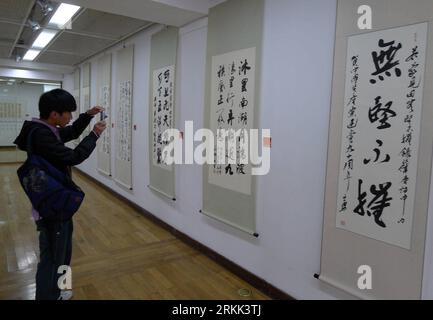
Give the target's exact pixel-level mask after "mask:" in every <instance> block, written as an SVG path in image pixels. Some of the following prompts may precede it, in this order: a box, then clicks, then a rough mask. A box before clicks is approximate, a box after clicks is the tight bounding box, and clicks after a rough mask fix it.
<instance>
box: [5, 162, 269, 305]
mask: <svg viewBox="0 0 433 320" xmlns="http://www.w3.org/2000/svg"><path fill="white" fill-rule="evenodd" d="M17 168H18V165H14V164H0V186H1V192H0V299H34V295H35V280H34V278H35V273H36V265H37V261H38V256H39V249H38V238H37V232H36V229H35V226H34V222H33V221H32V219H31V214H30V206H29V202H28V200H27V198H25V195H24V193H23V191H22V190H21V186H20V185H19V181H18V179H17V178H16V169H17ZM74 180H75V181H76V182H77V184H78V185H80V186H81V187H82V189H83V190H84V191H85V192H86V199H85V202H84V204H83V205H82V207H81V209H80V211H79V212H78V213H77V215H76V216H75V217H74V240H73V241H74V242H73V257H72V265H71V267H72V279H73V290H74V299H75V300H77V299H149V300H150V299H158V300H160V299H179V300H189V299H193V300H198V299H210V300H214V299H228V300H231V299H251V300H253V299H257V300H263V299H268V297H267V296H265V295H264V294H262V293H261V292H259V291H258V290H256V289H255V288H252V287H251V286H250V285H249V284H247V283H246V282H244V281H242V280H241V279H239V278H238V277H236V276H235V275H234V274H232V273H231V272H229V271H227V270H225V269H224V268H222V267H221V266H220V265H218V264H217V263H215V262H214V261H212V260H211V259H209V258H207V257H206V256H204V255H203V254H201V253H200V252H198V251H196V250H195V249H193V248H191V247H189V246H188V245H186V244H184V243H183V242H181V241H180V240H178V239H177V238H175V237H174V236H173V235H171V234H170V233H168V232H167V231H165V230H164V229H162V228H161V227H159V226H157V225H155V224H154V223H152V222H151V221H149V220H148V219H146V218H145V217H143V216H142V215H140V214H139V213H138V212H137V211H136V210H134V209H133V208H131V207H130V206H128V205H127V204H125V203H124V202H122V201H121V200H119V199H117V198H116V197H113V195H112V194H110V193H109V192H107V191H106V190H102V189H101V188H100V187H98V186H97V185H96V184H95V183H94V182H92V181H91V180H88V179H87V178H85V177H83V176H80V175H77V174H75V176H74ZM243 288H246V289H249V290H251V293H252V294H251V296H250V297H247V298H245V297H241V296H239V294H238V291H239V290H240V289H243Z"/></svg>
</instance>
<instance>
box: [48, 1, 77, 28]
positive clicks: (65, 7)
mask: <svg viewBox="0 0 433 320" xmlns="http://www.w3.org/2000/svg"><path fill="white" fill-rule="evenodd" d="M78 10H80V7H79V6H74V5H72V4H66V3H62V4H60V6H59V7H58V8H57V10H56V12H55V13H54V15H53V16H52V18H51V19H50V22H49V23H48V24H54V25H57V26H58V27H59V28H63V26H64V25H65V24H66V23H68V22H69V20H71V19H72V17H73V16H74V15H75V14H76V13H77V11H78Z"/></svg>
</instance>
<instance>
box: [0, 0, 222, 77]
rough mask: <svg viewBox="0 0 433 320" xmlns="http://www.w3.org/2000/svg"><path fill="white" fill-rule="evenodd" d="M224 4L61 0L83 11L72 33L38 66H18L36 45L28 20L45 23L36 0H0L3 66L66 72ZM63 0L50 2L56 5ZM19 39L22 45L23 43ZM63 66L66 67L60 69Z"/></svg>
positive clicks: (45, 54) (200, 0)
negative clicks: (153, 29)
mask: <svg viewBox="0 0 433 320" xmlns="http://www.w3.org/2000/svg"><path fill="white" fill-rule="evenodd" d="M224 1H225V0H63V1H61V2H66V3H70V4H76V5H79V6H81V7H82V10H81V11H79V12H78V14H77V15H76V16H75V17H74V19H73V23H72V29H71V30H62V31H60V32H59V35H58V37H56V38H55V39H54V40H53V41H52V43H51V44H50V45H49V46H48V47H47V49H46V50H45V51H44V52H43V53H42V54H40V56H39V57H38V58H37V59H36V60H35V62H32V63H29V62H19V63H17V62H15V57H16V55H17V54H19V55H21V56H22V55H23V54H24V53H25V52H26V51H27V49H28V48H29V47H30V46H31V44H32V43H33V40H34V39H35V38H36V36H37V35H38V32H39V31H37V32H33V31H32V30H31V28H30V26H29V24H28V18H31V19H32V20H36V21H38V22H39V23H40V24H41V25H42V26H44V25H46V24H47V22H48V20H49V17H50V16H47V17H45V16H44V15H43V14H42V12H41V10H40V6H38V5H36V0H0V30H1V32H0V67H8V68H17V66H20V65H21V66H22V68H23V69H32V66H33V68H34V69H39V70H47V69H46V68H47V67H48V66H50V68H49V69H52V70H50V71H53V70H55V69H56V66H58V67H59V68H58V69H59V70H64V69H65V67H68V66H69V67H72V66H74V65H76V64H77V63H80V62H82V61H83V60H85V59H86V58H88V57H90V56H92V55H94V54H95V53H97V52H99V51H101V50H103V49H104V48H107V47H109V46H110V45H113V44H114V43H116V42H118V41H119V40H120V39H122V38H124V37H125V36H127V35H130V34H132V33H134V32H136V31H138V30H141V29H143V28H146V27H147V26H150V25H152V24H153V23H161V24H165V25H172V26H182V25H185V24H187V23H189V22H192V21H195V20H197V19H199V18H201V17H204V16H206V15H207V14H208V11H209V8H210V7H213V6H214V5H216V4H219V3H221V2H224ZM58 2H60V0H51V3H52V4H53V5H54V6H55V7H57V6H58V5H59V3H58ZM19 40H20V41H19ZM62 68H63V69H62Z"/></svg>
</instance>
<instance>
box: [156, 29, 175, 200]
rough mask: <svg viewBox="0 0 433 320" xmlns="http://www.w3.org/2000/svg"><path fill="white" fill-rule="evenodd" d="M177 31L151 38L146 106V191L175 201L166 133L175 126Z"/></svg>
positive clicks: (162, 32)
mask: <svg viewBox="0 0 433 320" xmlns="http://www.w3.org/2000/svg"><path fill="white" fill-rule="evenodd" d="M178 34H179V29H178V28H174V27H169V28H164V29H163V30H162V31H160V32H158V33H156V34H154V35H153V36H152V43H151V47H152V48H151V57H150V83H151V88H150V102H149V103H150V104H149V135H150V137H149V138H150V139H149V160H150V165H149V173H150V177H149V188H150V189H151V190H152V191H154V192H155V193H156V194H158V195H162V196H163V197H164V198H168V199H170V200H175V183H174V182H175V169H174V165H167V164H166V161H165V160H166V158H167V156H168V155H167V153H166V152H164V148H165V146H167V145H168V144H169V143H170V141H169V139H170V137H169V135H168V132H167V131H166V130H168V129H173V128H174V125H175V88H176V66H175V65H176V59H177V43H178Z"/></svg>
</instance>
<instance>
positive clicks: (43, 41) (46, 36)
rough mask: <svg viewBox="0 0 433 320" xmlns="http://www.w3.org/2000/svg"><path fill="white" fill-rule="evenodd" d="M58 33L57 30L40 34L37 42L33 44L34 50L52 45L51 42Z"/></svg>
mask: <svg viewBox="0 0 433 320" xmlns="http://www.w3.org/2000/svg"><path fill="white" fill-rule="evenodd" d="M56 33H57V31H55V30H44V31H42V32H41V33H40V34H39V36H38V37H37V38H36V40H35V42H33V45H32V48H38V49H42V48H44V47H45V46H46V45H47V44H49V43H50V41H51V40H53V38H54V36H55V35H56Z"/></svg>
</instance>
